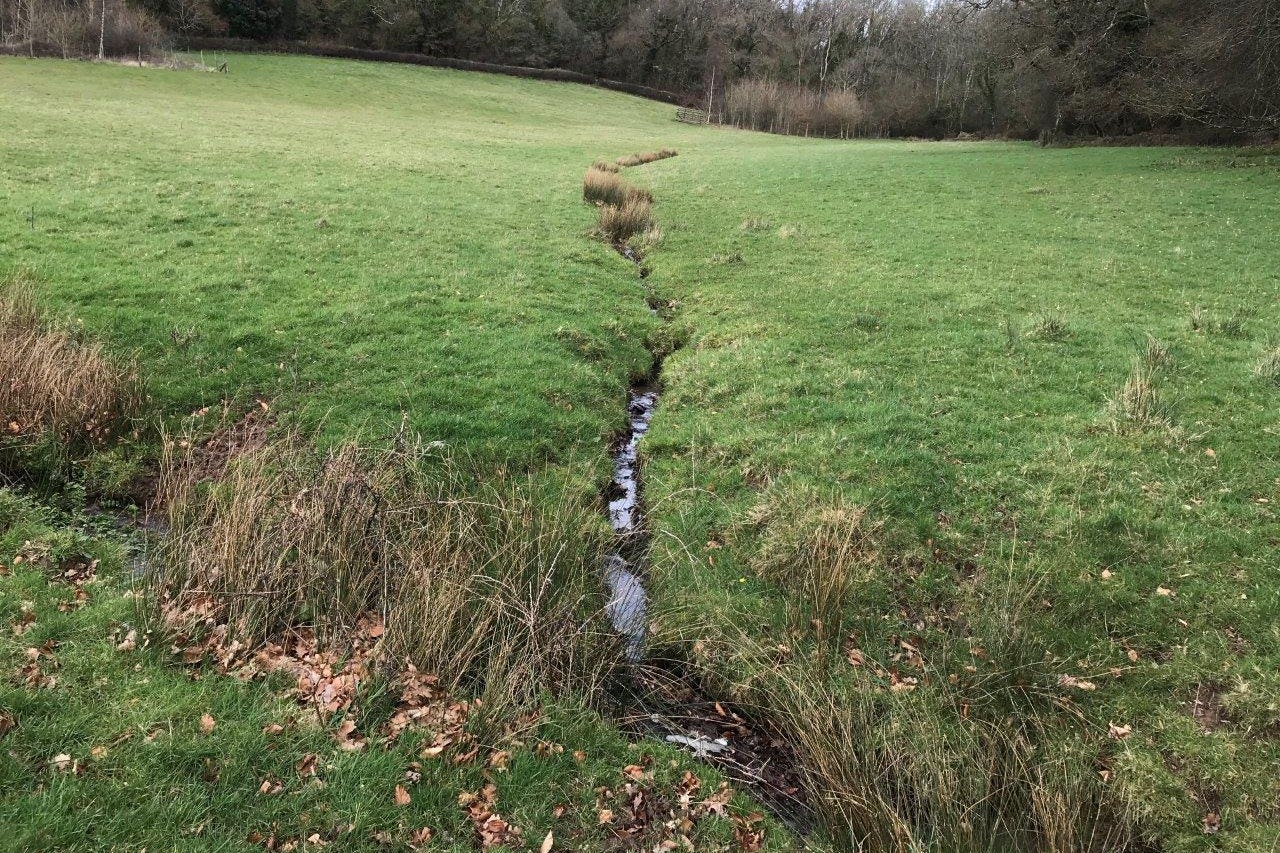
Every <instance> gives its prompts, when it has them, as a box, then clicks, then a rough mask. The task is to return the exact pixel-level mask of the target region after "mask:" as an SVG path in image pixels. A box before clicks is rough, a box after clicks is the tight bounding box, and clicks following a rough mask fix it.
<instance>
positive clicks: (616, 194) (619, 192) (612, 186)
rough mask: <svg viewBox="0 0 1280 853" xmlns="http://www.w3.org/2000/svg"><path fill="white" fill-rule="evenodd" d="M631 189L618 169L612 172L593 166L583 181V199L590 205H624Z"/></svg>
mask: <svg viewBox="0 0 1280 853" xmlns="http://www.w3.org/2000/svg"><path fill="white" fill-rule="evenodd" d="M629 189H630V185H629V184H628V183H627V182H626V181H624V180H623V179H622V178H621V177H619V176H618V174H617V170H616V169H615V170H614V171H612V172H610V171H605V170H603V169H598V168H596V167H595V166H594V165H593V166H591V167H590V168H589V169H587V174H586V175H585V176H584V177H583V179H582V199H583V201H586V202H588V203H589V204H622V202H623V201H624V200H625V199H626V197H627V192H628V190H629Z"/></svg>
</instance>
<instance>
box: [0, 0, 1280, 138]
mask: <svg viewBox="0 0 1280 853" xmlns="http://www.w3.org/2000/svg"><path fill="white" fill-rule="evenodd" d="M126 4H127V5H126ZM104 11H105V15H104V14H103V12H104ZM104 20H105V23H104ZM77 22H79V23H78V24H77ZM113 26H117V27H119V28H121V29H122V30H127V32H126V33H124V34H123V35H122V36H121V37H120V38H112V36H113V35H114V34H115V33H114V30H113V29H112V27H113ZM102 30H107V31H108V32H107V33H106V36H107V38H106V39H105V40H111V41H113V43H118V44H117V45H116V46H117V47H118V48H119V49H120V50H122V51H127V50H129V49H130V44H129V42H130V40H131V39H132V40H134V41H140V42H147V43H148V44H149V45H153V44H155V43H156V42H157V41H158V40H159V39H160V38H161V37H160V36H159V33H161V32H163V33H166V34H167V35H168V37H169V38H170V39H171V43H173V42H174V41H176V43H179V44H181V42H182V40H183V39H184V38H189V37H192V36H229V37H236V38H245V39H253V40H256V41H261V42H271V41H281V40H289V41H308V42H313V43H323V44H341V45H350V46H354V47H361V48H375V49H383V50H393V51H406V52H416V53H424V54H430V55H435V56H446V57H454V58H459V59H469V60H478V61H487V62H496V63H503V64H510V65H524V66H531V67H537V68H566V69H571V70H574V71H579V72H582V73H586V74H590V75H593V76H597V77H603V78H609V79H614V80H620V81H624V82H628V83H634V84H640V85H644V86H650V87H655V88H661V89H666V90H671V91H675V92H678V93H680V94H682V95H685V96H687V97H688V98H689V99H690V101H691V102H695V103H698V104H700V105H703V106H706V105H710V106H711V107H712V110H713V112H715V113H716V114H717V115H718V116H720V117H722V118H724V119H726V120H729V121H732V122H735V123H738V124H742V125H747V126H752V127H759V128H763V129H772V130H777V131H782V132H792V133H821V134H827V135H855V134H869V135H919V136H944V135H954V134H957V133H976V134H1002V135H1012V136H1021V137H1034V136H1037V135H1039V136H1045V137H1054V136H1058V135H1062V136H1068V135H1089V136H1123V135H1131V134H1137V133H1157V134H1162V133H1163V134H1175V135H1184V136H1195V137H1199V138H1205V139H1212V138H1222V139H1236V138H1241V137H1252V138H1259V137H1261V138H1274V137H1275V136H1276V135H1277V134H1278V133H1280V0H933V1H932V2H926V1H925V0H811V2H796V0H785V1H784V0H0V33H2V34H3V37H4V38H5V40H6V41H7V42H8V43H9V44H10V45H14V44H20V43H31V42H37V43H42V44H43V45H44V46H45V47H49V46H50V45H52V46H53V50H54V51H55V52H56V51H57V50H58V49H61V50H62V52H64V53H71V54H75V53H90V54H92V53H93V52H94V51H95V50H96V49H97V46H98V44H99V40H100V37H101V36H103V32H102ZM68 43H70V44H68ZM133 49H137V46H136V45H135V46H133ZM108 52H110V51H108Z"/></svg>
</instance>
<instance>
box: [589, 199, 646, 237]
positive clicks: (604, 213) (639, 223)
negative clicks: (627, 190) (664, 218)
mask: <svg viewBox="0 0 1280 853" xmlns="http://www.w3.org/2000/svg"><path fill="white" fill-rule="evenodd" d="M652 224H653V204H652V201H651V200H650V198H649V197H648V196H647V194H635V195H631V196H628V197H627V198H626V199H625V200H624V201H623V202H622V203H621V204H602V205H600V208H599V218H598V221H597V225H596V229H597V231H598V232H599V234H600V235H601V236H602V237H604V238H605V239H606V240H609V241H610V242H612V243H625V242H626V241H627V240H629V239H630V238H631V237H632V236H634V235H636V234H641V233H643V232H645V231H647V230H648V229H649V228H650V227H651V226H652Z"/></svg>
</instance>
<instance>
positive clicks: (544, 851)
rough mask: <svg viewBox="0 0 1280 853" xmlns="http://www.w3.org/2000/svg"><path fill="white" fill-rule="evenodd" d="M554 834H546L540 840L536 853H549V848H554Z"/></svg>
mask: <svg viewBox="0 0 1280 853" xmlns="http://www.w3.org/2000/svg"><path fill="white" fill-rule="evenodd" d="M555 843H556V835H555V832H548V833H547V837H546V838H544V839H542V846H541V847H539V848H538V853H551V848H552V847H554V846H555Z"/></svg>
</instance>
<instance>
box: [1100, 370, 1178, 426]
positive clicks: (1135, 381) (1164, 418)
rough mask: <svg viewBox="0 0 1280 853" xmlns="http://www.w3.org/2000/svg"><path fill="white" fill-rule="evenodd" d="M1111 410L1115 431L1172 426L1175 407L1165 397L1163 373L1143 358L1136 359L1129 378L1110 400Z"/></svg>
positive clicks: (1109, 409)
mask: <svg viewBox="0 0 1280 853" xmlns="http://www.w3.org/2000/svg"><path fill="white" fill-rule="evenodd" d="M1108 412H1109V414H1110V418H1111V428H1112V430H1114V431H1115V432H1129V431H1132V430H1143V429H1151V428H1155V427H1168V426H1171V425H1172V414H1173V407H1172V404H1171V403H1170V402H1169V401H1168V400H1166V399H1165V394H1164V391H1163V390H1162V388H1161V381H1160V374H1159V372H1158V370H1156V369H1155V368H1153V367H1152V366H1151V365H1149V364H1148V363H1147V362H1146V361H1144V360H1143V358H1141V357H1139V358H1137V359H1134V364H1133V369H1132V370H1131V371H1129V377H1128V379H1126V380H1125V383H1124V385H1122V386H1120V388H1119V389H1118V390H1117V391H1116V392H1115V394H1114V395H1113V396H1112V398H1111V400H1110V402H1109V403H1108Z"/></svg>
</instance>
